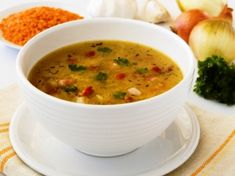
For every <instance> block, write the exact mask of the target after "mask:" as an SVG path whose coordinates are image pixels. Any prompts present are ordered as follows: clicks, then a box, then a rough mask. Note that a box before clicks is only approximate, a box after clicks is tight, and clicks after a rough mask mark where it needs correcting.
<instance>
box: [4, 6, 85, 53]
mask: <svg viewBox="0 0 235 176" xmlns="http://www.w3.org/2000/svg"><path fill="white" fill-rule="evenodd" d="M37 6H48V7H57V8H61V9H64V10H68V11H70V12H73V13H77V14H79V15H81V16H84V17H86V16H87V14H86V12H85V9H86V6H87V3H86V2H83V1H77V2H76V5H74V4H69V3H59V2H49V1H48V2H47V1H42V2H29V3H21V4H18V5H15V6H13V7H10V8H7V9H5V10H2V11H0V21H2V19H3V18H5V17H8V16H9V15H11V14H13V13H17V12H20V11H23V10H26V9H29V8H32V7H37ZM0 42H2V43H3V44H5V45H6V46H8V47H11V48H15V49H21V48H22V46H20V45H17V44H14V43H12V42H10V41H7V40H5V39H4V37H3V36H2V31H1V30H0Z"/></svg>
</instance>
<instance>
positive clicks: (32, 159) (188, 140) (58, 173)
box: [10, 104, 200, 176]
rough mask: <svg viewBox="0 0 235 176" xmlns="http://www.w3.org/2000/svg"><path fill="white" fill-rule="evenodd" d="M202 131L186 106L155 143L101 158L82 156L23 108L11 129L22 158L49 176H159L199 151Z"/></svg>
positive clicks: (22, 106)
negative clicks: (197, 148)
mask: <svg viewBox="0 0 235 176" xmlns="http://www.w3.org/2000/svg"><path fill="white" fill-rule="evenodd" d="M199 136H200V128H199V124H198V121H197V118H196V117H195V115H194V113H193V112H192V111H191V109H190V108H189V107H187V106H185V107H184V108H183V109H182V111H181V113H180V114H179V115H178V117H177V120H175V122H174V123H173V124H172V125H171V126H170V127H169V128H168V129H167V130H166V131H165V132H164V133H163V134H162V135H161V136H159V137H157V138H156V139H155V140H154V141H152V142H151V143H149V144H147V145H145V146H143V147H141V148H139V149H137V150H135V151H134V152H131V153H128V154H126V155H123V156H119V157H113V158H99V157H94V156H88V155H86V154H83V153H80V152H79V151H77V150H74V149H73V148H70V147H69V146H67V145H65V144H63V143H61V142H60V141H58V140H57V139H56V138H54V137H53V136H51V134H49V133H48V132H47V131H46V130H45V129H44V128H43V127H42V126H40V124H38V123H37V122H36V121H35V120H34V118H32V117H31V116H30V111H29V110H28V108H27V107H26V106H25V105H24V104H23V105H21V106H20V107H19V108H18V109H17V111H16V113H15V115H14V117H13V119H12V122H11V125H10V140H11V143H12V145H13V147H14V149H15V151H16V153H17V154H18V156H19V157H20V158H21V159H22V160H23V161H24V162H25V163H26V164H28V165H29V166H31V167H32V168H33V169H35V170H36V171H38V172H40V173H42V174H44V175H47V176H81V175H82V176H136V175H142V176H143V175H144V176H147V175H148V176H150V175H151V176H153V175H154V176H158V175H164V174H166V173H169V172H170V171H172V170H174V169H176V168H177V167H179V166H180V165H181V164H182V163H184V162H185V161H186V160H187V159H188V158H189V157H190V156H191V155H192V153H193V152H194V151H195V149H196V147H197V145H198V141H199Z"/></svg>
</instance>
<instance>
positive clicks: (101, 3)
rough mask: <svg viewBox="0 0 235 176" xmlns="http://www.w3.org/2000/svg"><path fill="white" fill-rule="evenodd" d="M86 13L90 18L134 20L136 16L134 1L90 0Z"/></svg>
mask: <svg viewBox="0 0 235 176" xmlns="http://www.w3.org/2000/svg"><path fill="white" fill-rule="evenodd" d="M87 11H88V13H89V14H90V15H91V16H92V17H120V18H131V19H132V18H134V16H135V14H136V2H135V0H91V1H90V3H89V5H88V9H87Z"/></svg>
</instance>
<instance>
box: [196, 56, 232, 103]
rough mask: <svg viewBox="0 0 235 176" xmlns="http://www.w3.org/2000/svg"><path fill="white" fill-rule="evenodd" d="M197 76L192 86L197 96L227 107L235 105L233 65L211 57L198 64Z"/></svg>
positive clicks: (217, 57) (220, 58)
mask: <svg viewBox="0 0 235 176" xmlns="http://www.w3.org/2000/svg"><path fill="white" fill-rule="evenodd" d="M198 75H199V76H198V78H197V80H196V84H195V85H194V91H195V92H196V93H197V94H198V95H200V96H202V97H204V98H206V99H212V100H216V101H218V102H221V103H225V104H227V105H233V104H235V89H234V87H235V65H231V66H230V65H228V64H227V63H226V61H225V60H224V59H223V58H222V57H219V56H212V57H209V58H207V59H206V60H205V61H199V62H198Z"/></svg>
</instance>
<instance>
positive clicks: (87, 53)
mask: <svg viewBox="0 0 235 176" xmlns="http://www.w3.org/2000/svg"><path fill="white" fill-rule="evenodd" d="M95 54H96V53H95V51H88V52H86V53H85V56H86V57H94V56H95Z"/></svg>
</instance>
